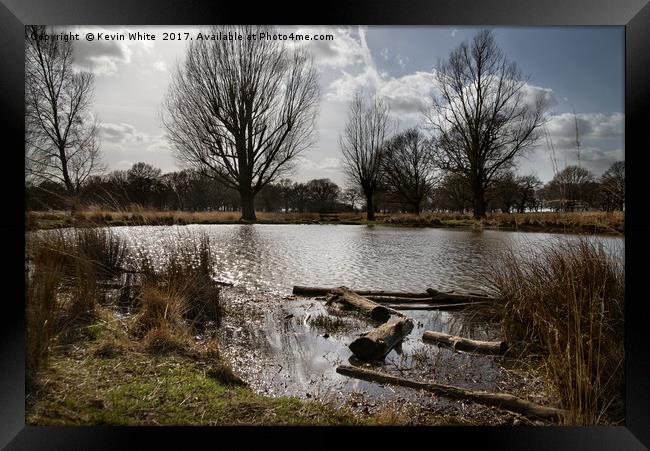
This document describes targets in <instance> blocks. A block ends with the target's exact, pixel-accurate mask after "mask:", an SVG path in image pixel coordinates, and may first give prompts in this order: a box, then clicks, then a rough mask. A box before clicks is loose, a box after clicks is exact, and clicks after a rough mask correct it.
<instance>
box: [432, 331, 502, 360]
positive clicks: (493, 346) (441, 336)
mask: <svg viewBox="0 0 650 451" xmlns="http://www.w3.org/2000/svg"><path fill="white" fill-rule="evenodd" d="M422 340H424V341H432V342H434V343H442V344H445V345H448V346H451V347H452V348H453V349H456V350H459V351H471V352H481V353H484V354H505V353H506V351H507V350H508V343H506V342H505V341H478V340H470V339H469V338H463V337H458V336H455V335H449V334H445V333H442V332H435V331H432V330H427V331H425V332H424V334H422Z"/></svg>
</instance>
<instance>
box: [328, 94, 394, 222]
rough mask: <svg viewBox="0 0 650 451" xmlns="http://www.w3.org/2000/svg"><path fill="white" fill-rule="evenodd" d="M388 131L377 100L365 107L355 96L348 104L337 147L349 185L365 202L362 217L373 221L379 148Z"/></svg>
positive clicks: (385, 114) (379, 172) (386, 116)
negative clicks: (339, 148) (338, 147)
mask: <svg viewBox="0 0 650 451" xmlns="http://www.w3.org/2000/svg"><path fill="white" fill-rule="evenodd" d="M389 127H390V120H389V111H388V107H387V106H386V105H385V104H384V103H383V102H381V101H380V100H378V99H375V100H374V101H373V102H372V103H371V104H370V105H366V101H365V100H364V98H363V96H362V94H361V93H360V92H357V93H356V94H355V96H354V99H353V100H352V103H351V104H350V110H349V113H348V121H347V123H346V125H345V129H344V131H343V134H342V135H341V136H339V145H340V147H341V150H342V152H343V167H344V171H345V173H346V175H347V177H348V178H349V180H350V182H352V183H353V184H354V185H356V186H358V187H359V188H360V189H361V191H363V194H364V196H365V198H366V210H367V213H366V217H367V219H368V220H369V221H372V220H374V219H375V204H374V199H373V198H374V195H375V191H376V190H377V188H378V186H379V184H380V182H381V177H382V147H383V145H384V141H385V140H386V138H387V137H388V133H389Z"/></svg>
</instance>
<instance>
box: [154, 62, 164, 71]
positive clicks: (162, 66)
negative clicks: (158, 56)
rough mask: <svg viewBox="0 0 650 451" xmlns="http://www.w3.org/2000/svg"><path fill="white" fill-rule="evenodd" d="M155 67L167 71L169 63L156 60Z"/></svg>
mask: <svg viewBox="0 0 650 451" xmlns="http://www.w3.org/2000/svg"><path fill="white" fill-rule="evenodd" d="M153 68H154V69H155V70H158V71H160V72H167V64H166V63H165V62H164V61H156V62H155V63H153Z"/></svg>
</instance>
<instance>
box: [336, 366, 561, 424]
mask: <svg viewBox="0 0 650 451" xmlns="http://www.w3.org/2000/svg"><path fill="white" fill-rule="evenodd" d="M336 372H337V373H339V374H343V375H344V376H349V377H354V378H356V379H363V380H366V381H370V382H377V383H380V384H391V385H399V386H402V387H409V388H415V389H419V390H425V391H428V392H431V393H435V394H437V395H441V396H447V397H449V398H455V399H468V400H471V401H474V402H477V403H480V404H485V405H489V406H494V407H498V408H500V409H505V410H509V411H511V412H516V413H520V414H523V415H530V416H535V417H538V418H544V419H546V420H557V419H559V418H561V417H563V416H565V415H567V413H568V412H567V411H566V410H563V409H557V408H555V407H545V406H540V405H539V404H535V403H532V402H530V401H527V400H525V399H522V398H519V397H517V396H514V395H511V394H509V393H492V392H486V391H479V390H468V389H465V388H460V387H454V386H451V385H442V384H436V383H431V382H418V381H414V380H411V379H405V378H402V377H397V376H391V375H388V374H383V373H380V372H378V371H373V370H367V369H364V368H357V367H354V366H349V365H339V366H338V367H336Z"/></svg>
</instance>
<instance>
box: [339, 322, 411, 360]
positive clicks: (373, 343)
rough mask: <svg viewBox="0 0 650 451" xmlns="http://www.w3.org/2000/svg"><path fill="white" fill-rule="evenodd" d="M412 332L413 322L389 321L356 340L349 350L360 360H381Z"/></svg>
mask: <svg viewBox="0 0 650 451" xmlns="http://www.w3.org/2000/svg"><path fill="white" fill-rule="evenodd" d="M412 330H413V321H412V320H410V319H408V318H406V319H400V320H396V321H391V322H389V323H386V324H382V325H381V326H379V327H377V328H375V329H373V330H371V331H370V332H368V333H367V334H365V335H364V336H362V337H359V338H357V339H356V340H354V341H353V342H352V343H350V346H349V348H350V350H351V351H352V353H353V354H354V355H355V356H356V357H357V358H359V359H360V360H365V361H373V360H381V359H383V358H384V357H385V356H386V355H387V354H388V353H389V352H390V351H391V349H393V347H394V346H395V345H397V344H398V343H400V342H401V341H402V340H403V339H404V337H405V336H407V335H408V334H409V333H411V331H412Z"/></svg>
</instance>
